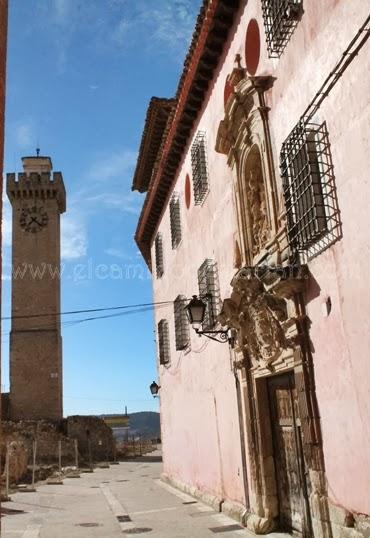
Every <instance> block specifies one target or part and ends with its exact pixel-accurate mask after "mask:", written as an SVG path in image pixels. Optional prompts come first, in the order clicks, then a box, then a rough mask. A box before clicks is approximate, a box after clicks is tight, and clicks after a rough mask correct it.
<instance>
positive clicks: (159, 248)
mask: <svg viewBox="0 0 370 538" xmlns="http://www.w3.org/2000/svg"><path fill="white" fill-rule="evenodd" d="M154 251H155V269H156V276H157V278H161V277H162V276H163V274H164V260H163V235H162V233H161V232H158V233H157V235H156V238H155V241H154Z"/></svg>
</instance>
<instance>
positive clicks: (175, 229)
mask: <svg viewBox="0 0 370 538" xmlns="http://www.w3.org/2000/svg"><path fill="white" fill-rule="evenodd" d="M170 226H171V241H172V248H176V247H177V246H178V245H179V243H180V241H181V215H180V199H179V195H178V194H177V193H175V194H174V195H173V196H172V198H171V201H170Z"/></svg>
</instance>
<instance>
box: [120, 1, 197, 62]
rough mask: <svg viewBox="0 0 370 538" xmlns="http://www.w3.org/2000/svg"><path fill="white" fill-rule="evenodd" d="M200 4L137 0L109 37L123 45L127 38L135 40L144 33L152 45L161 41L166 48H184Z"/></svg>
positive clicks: (180, 49) (179, 49)
mask: <svg viewBox="0 0 370 538" xmlns="http://www.w3.org/2000/svg"><path fill="white" fill-rule="evenodd" d="M148 4H149V5H148ZM199 5H200V3H199V2H195V1H194V0H193V1H189V0H177V1H176V2H174V1H173V0H155V1H154V0H152V1H151V2H148V0H137V1H136V3H135V4H134V7H132V9H130V11H128V10H126V11H127V13H125V16H124V17H122V18H121V20H119V22H118V23H117V24H116V26H115V28H114V30H113V32H112V40H113V41H114V42H115V43H117V44H119V45H125V44H126V43H127V41H128V40H129V41H130V42H132V40H135V41H136V40H137V36H138V35H140V36H141V35H144V36H145V41H146V42H147V44H148V45H149V46H150V47H151V48H152V47H153V45H156V46H157V47H158V45H160V44H163V45H165V47H166V48H167V49H168V48H169V49H172V51H173V50H178V51H182V52H183V51H184V48H186V46H187V45H188V43H189V40H190V37H191V34H192V31H193V28H194V24H195V20H194V13H195V12H196V10H197V8H199ZM128 34H130V35H129V38H128Z"/></svg>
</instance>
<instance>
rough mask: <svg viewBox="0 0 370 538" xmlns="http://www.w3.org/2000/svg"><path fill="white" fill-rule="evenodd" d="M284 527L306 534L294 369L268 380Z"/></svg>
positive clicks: (282, 525) (279, 497)
mask: <svg viewBox="0 0 370 538" xmlns="http://www.w3.org/2000/svg"><path fill="white" fill-rule="evenodd" d="M267 384H268V393H269V402H270V416H271V428H272V438H273V448H274V461H275V472H276V483H277V493H278V499H279V517H280V526H281V529H282V530H286V531H290V532H294V533H297V534H299V535H300V534H303V535H306V532H305V529H304V527H306V528H307V526H306V525H305V519H306V518H305V515H304V514H305V512H306V506H305V504H306V499H305V492H306V488H305V485H304V484H303V483H302V480H304V472H302V470H303V467H302V465H304V463H303V462H304V460H303V454H302V442H301V438H300V435H301V432H300V422H299V416H298V404H297V390H296V387H295V382H294V375H293V373H292V372H290V373H287V374H283V375H279V376H276V377H271V378H269V379H268V380H267Z"/></svg>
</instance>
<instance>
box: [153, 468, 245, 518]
mask: <svg viewBox="0 0 370 538" xmlns="http://www.w3.org/2000/svg"><path fill="white" fill-rule="evenodd" d="M161 480H162V481H163V482H165V483H166V484H169V485H170V486H173V487H174V488H176V489H178V490H180V491H182V492H184V493H187V494H188V495H191V496H192V497H194V498H195V499H198V500H199V501H201V502H203V503H204V504H207V505H208V506H211V507H212V508H213V509H214V510H215V511H216V512H223V513H224V514H225V515H227V516H229V517H231V518H232V519H235V520H236V521H238V522H239V523H241V524H242V522H243V519H244V516H245V513H246V509H245V507H244V506H242V505H241V504H238V503H236V502H233V501H229V500H224V499H221V497H217V496H216V495H212V494H211V493H209V492H206V491H202V490H200V489H198V488H196V487H194V486H189V485H188V484H185V483H184V482H181V481H180V480H177V479H176V478H171V477H170V476H168V475H167V474H166V473H162V474H161Z"/></svg>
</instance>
